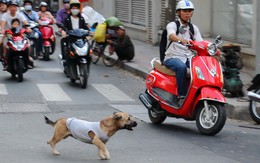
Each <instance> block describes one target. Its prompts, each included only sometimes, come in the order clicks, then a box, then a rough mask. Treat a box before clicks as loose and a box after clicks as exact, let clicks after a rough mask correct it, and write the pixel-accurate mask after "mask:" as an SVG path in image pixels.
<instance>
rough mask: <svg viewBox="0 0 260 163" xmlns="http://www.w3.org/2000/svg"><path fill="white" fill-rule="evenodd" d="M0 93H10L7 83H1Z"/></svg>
mask: <svg viewBox="0 0 260 163" xmlns="http://www.w3.org/2000/svg"><path fill="white" fill-rule="evenodd" d="M0 94H1V95H7V94H8V92H7V89H6V86H5V84H0Z"/></svg>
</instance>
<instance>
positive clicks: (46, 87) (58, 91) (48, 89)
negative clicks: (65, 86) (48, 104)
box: [37, 84, 72, 101]
mask: <svg viewBox="0 0 260 163" xmlns="http://www.w3.org/2000/svg"><path fill="white" fill-rule="evenodd" d="M37 86H38V88H39V89H40V91H41V93H42V94H43V96H44V98H45V99H46V100H47V101H72V100H71V98H70V97H69V96H68V95H67V94H66V93H65V92H64V91H63V90H62V88H61V87H60V86H59V85H58V84H37Z"/></svg>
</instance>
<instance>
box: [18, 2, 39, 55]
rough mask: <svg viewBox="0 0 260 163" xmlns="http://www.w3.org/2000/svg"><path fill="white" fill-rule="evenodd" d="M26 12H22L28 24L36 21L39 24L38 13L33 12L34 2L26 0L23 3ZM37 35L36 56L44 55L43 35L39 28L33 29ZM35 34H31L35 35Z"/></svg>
mask: <svg viewBox="0 0 260 163" xmlns="http://www.w3.org/2000/svg"><path fill="white" fill-rule="evenodd" d="M23 3H24V4H23V6H24V11H22V13H23V15H24V17H25V18H26V20H27V22H30V21H34V22H37V23H39V15H38V13H37V12H35V11H33V9H32V1H31V0H25V1H24V2H23ZM34 32H35V33H37V35H38V37H39V38H38V39H36V54H37V56H41V55H42V33H41V32H40V31H39V30H38V28H34V29H33V33H34ZM33 33H31V34H32V35H33Z"/></svg>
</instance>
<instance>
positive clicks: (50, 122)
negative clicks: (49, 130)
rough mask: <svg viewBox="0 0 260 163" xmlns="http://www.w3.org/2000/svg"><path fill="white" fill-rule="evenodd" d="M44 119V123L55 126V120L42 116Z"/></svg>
mask: <svg viewBox="0 0 260 163" xmlns="http://www.w3.org/2000/svg"><path fill="white" fill-rule="evenodd" d="M44 119H45V123H47V124H49V125H51V126H55V122H53V121H51V120H50V119H49V118H48V117H46V116H44Z"/></svg>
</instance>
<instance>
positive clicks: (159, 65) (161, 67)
mask: <svg viewBox="0 0 260 163" xmlns="http://www.w3.org/2000/svg"><path fill="white" fill-rule="evenodd" d="M153 65H154V68H156V69H157V70H158V71H160V72H162V73H164V74H166V75H170V76H176V73H175V72H174V71H172V70H171V69H169V68H167V67H166V66H164V65H162V63H161V61H160V60H158V59H156V60H154V62H153ZM187 77H188V78H189V77H190V69H189V68H187Z"/></svg>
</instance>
